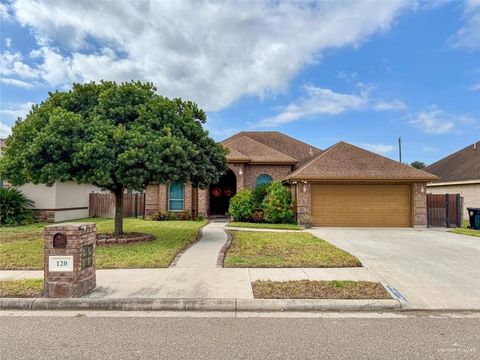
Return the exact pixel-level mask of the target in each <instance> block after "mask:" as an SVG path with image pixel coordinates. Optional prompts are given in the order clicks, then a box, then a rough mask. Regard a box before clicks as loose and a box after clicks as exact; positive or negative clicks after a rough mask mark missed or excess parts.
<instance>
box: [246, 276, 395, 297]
mask: <svg viewBox="0 0 480 360" xmlns="http://www.w3.org/2000/svg"><path fill="white" fill-rule="evenodd" d="M252 288H253V295H254V297H255V298H256V299H391V296H390V295H389V293H388V292H387V290H385V288H384V287H383V286H382V284H380V283H376V282H369V281H310V280H298V281H284V282H280V281H270V280H268V281H260V280H259V281H255V282H254V283H252Z"/></svg>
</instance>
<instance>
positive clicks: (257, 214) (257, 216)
mask: <svg viewBox="0 0 480 360" xmlns="http://www.w3.org/2000/svg"><path fill="white" fill-rule="evenodd" d="M264 221H265V214H264V213H263V210H254V211H253V214H252V222H255V223H262V222H264Z"/></svg>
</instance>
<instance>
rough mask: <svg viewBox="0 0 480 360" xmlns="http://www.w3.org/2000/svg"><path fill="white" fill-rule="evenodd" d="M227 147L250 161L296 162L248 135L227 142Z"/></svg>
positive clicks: (268, 162) (270, 162)
mask: <svg viewBox="0 0 480 360" xmlns="http://www.w3.org/2000/svg"><path fill="white" fill-rule="evenodd" d="M224 145H225V146H226V147H227V148H228V149H230V150H234V151H235V152H236V153H240V154H241V155H243V156H244V157H247V158H248V160H249V161H250V162H252V163H261V164H290V165H293V164H296V163H297V160H296V159H294V158H292V157H290V156H288V155H286V154H284V153H282V152H280V151H278V150H276V149H274V148H271V147H269V146H267V145H265V144H262V143H260V142H258V141H256V140H253V139H252V138H250V137H248V136H242V137H240V138H238V139H236V140H234V141H232V142H229V143H228V144H224Z"/></svg>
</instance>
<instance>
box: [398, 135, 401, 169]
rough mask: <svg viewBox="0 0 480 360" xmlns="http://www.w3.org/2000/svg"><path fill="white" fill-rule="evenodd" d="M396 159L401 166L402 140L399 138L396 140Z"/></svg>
mask: <svg viewBox="0 0 480 360" xmlns="http://www.w3.org/2000/svg"><path fill="white" fill-rule="evenodd" d="M398 157H399V161H400V164H401V163H402V138H401V137H399V138H398Z"/></svg>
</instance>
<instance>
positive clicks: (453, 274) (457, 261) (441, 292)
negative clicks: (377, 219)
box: [311, 228, 480, 309]
mask: <svg viewBox="0 0 480 360" xmlns="http://www.w3.org/2000/svg"><path fill="white" fill-rule="evenodd" d="M311 232H312V233H313V234H315V235H316V236H318V237H320V238H322V239H325V240H327V241H329V242H330V243H332V244H334V245H336V246H338V247H339V248H342V249H344V250H346V251H348V252H350V253H351V254H352V255H354V256H356V257H358V258H359V260H360V261H361V262H362V264H363V265H364V266H365V267H366V268H367V269H368V270H369V271H370V272H371V273H372V274H373V276H375V277H376V278H377V279H378V280H379V281H381V282H382V283H383V284H384V285H386V286H391V287H393V288H394V292H395V289H396V291H397V292H398V294H399V296H400V297H402V296H403V297H404V298H405V299H406V300H407V302H406V304H405V305H406V306H407V307H410V308H416V309H480V265H479V260H480V238H476V237H473V236H465V235H457V234H452V233H448V232H445V231H438V230H432V229H405V228H402V229H394V228H393V229H378V228H375V229H374V228H315V229H312V230H311Z"/></svg>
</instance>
